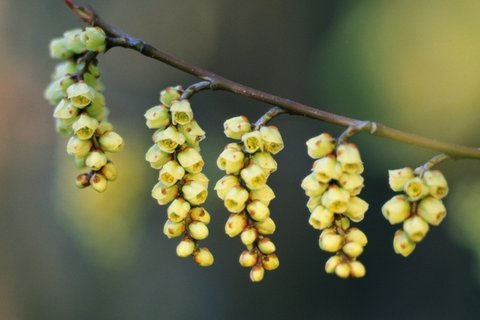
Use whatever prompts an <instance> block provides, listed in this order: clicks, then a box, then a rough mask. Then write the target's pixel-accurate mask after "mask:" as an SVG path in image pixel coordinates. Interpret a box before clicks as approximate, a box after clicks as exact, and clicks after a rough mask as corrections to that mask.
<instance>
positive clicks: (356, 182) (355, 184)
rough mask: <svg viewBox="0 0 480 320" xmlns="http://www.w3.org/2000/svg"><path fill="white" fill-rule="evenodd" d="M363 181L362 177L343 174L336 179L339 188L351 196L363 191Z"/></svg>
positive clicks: (353, 174)
mask: <svg viewBox="0 0 480 320" xmlns="http://www.w3.org/2000/svg"><path fill="white" fill-rule="evenodd" d="M363 181H364V179H363V177H362V176H361V175H359V174H355V173H343V174H342V175H341V176H340V178H338V182H339V184H340V186H341V187H342V188H343V189H345V190H347V191H348V192H349V193H350V195H351V196H356V195H358V194H360V191H362V189H363Z"/></svg>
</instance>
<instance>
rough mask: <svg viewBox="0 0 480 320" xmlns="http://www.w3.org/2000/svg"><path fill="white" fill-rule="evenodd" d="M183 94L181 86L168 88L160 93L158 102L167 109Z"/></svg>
mask: <svg viewBox="0 0 480 320" xmlns="http://www.w3.org/2000/svg"><path fill="white" fill-rule="evenodd" d="M182 93H183V88H182V86H176V87H168V88H166V89H164V90H162V91H161V92H160V102H161V103H162V104H163V105H164V106H165V107H167V108H170V106H171V105H172V103H173V102H174V101H176V100H178V99H180V96H181V95H182Z"/></svg>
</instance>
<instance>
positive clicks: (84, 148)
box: [45, 27, 124, 192]
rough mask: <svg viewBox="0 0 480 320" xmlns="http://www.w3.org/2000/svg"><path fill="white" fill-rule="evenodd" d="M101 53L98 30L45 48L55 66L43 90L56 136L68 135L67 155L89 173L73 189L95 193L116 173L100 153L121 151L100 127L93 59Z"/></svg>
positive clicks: (78, 32) (115, 137)
mask: <svg viewBox="0 0 480 320" xmlns="http://www.w3.org/2000/svg"><path fill="white" fill-rule="evenodd" d="M104 51H105V32H104V31H103V30H102V29H100V28H98V27H87V28H85V29H83V30H82V29H74V30H71V31H67V32H65V33H64V36H63V37H61V38H56V39H53V40H52V41H51V43H50V56H51V57H52V58H53V59H58V60H61V61H62V62H60V63H59V64H58V65H57V66H56V68H55V71H54V73H53V74H52V82H51V83H50V84H49V85H48V87H47V89H46V90H45V98H46V99H47V100H48V101H50V103H51V104H52V105H56V108H55V110H54V112H53V117H54V118H55V120H56V128H57V131H58V132H59V133H62V134H65V135H69V136H70V139H69V140H68V143H67V153H68V154H69V155H71V156H73V157H74V158H75V164H76V165H77V167H78V168H80V169H81V168H88V169H89V171H88V172H85V173H82V174H80V175H79V176H78V177H77V180H76V184H77V186H78V187H79V188H85V187H87V186H92V188H93V189H94V190H96V191H98V192H103V191H105V190H106V188H107V181H113V180H115V179H116V178H117V168H116V167H115V165H114V164H113V163H112V162H111V161H110V160H109V159H108V157H107V155H106V154H105V153H106V152H118V151H121V150H122V149H123V146H124V143H123V139H122V137H121V136H120V135H119V134H118V133H116V132H115V131H113V126H112V124H111V123H110V122H107V121H106V118H107V114H108V109H107V108H106V106H105V97H104V96H103V94H102V91H103V90H104V87H103V84H102V83H101V82H100V81H99V80H98V78H99V76H100V69H99V67H98V65H97V61H96V59H95V56H96V55H97V54H98V53H101V52H104Z"/></svg>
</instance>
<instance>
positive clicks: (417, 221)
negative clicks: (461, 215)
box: [382, 167, 448, 257]
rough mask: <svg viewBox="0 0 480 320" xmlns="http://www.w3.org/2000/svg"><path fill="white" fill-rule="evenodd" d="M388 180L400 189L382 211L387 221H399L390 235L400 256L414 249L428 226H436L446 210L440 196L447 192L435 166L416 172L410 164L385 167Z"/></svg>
mask: <svg viewBox="0 0 480 320" xmlns="http://www.w3.org/2000/svg"><path fill="white" fill-rule="evenodd" d="M389 184H390V188H391V189H392V190H393V191H397V192H403V193H404V194H400V195H396V196H394V197H393V198H391V199H390V200H388V201H387V202H386V203H385V204H384V205H383V207H382V213H383V216H384V217H385V219H387V220H388V222H390V224H398V223H402V222H403V228H402V229H400V230H397V232H396V233H395V236H394V238H393V248H394V250H395V253H397V254H400V255H402V256H404V257H407V256H409V255H410V254H411V253H412V252H413V250H415V247H416V244H417V243H418V242H420V241H422V240H423V238H424V237H425V236H426V235H427V233H428V231H429V229H430V227H429V225H432V226H438V225H439V224H440V223H441V222H442V221H443V219H444V218H445V216H446V214H447V210H446V209H445V206H444V205H443V202H442V199H443V198H444V197H445V196H446V195H447V194H448V184H447V180H446V179H445V177H444V176H443V174H442V173H441V172H440V171H438V170H431V171H430V170H427V171H425V172H424V173H423V174H416V173H415V171H414V170H413V169H412V168H410V167H406V168H402V169H397V170H390V171H389Z"/></svg>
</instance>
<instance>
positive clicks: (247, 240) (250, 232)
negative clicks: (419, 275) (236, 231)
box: [240, 227, 258, 246]
mask: <svg viewBox="0 0 480 320" xmlns="http://www.w3.org/2000/svg"><path fill="white" fill-rule="evenodd" d="M257 237H258V232H257V229H255V228H251V227H246V228H245V229H243V231H242V233H241V234H240V239H241V240H242V243H243V244H244V245H246V246H249V245H251V244H253V243H254V242H255V240H257Z"/></svg>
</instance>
